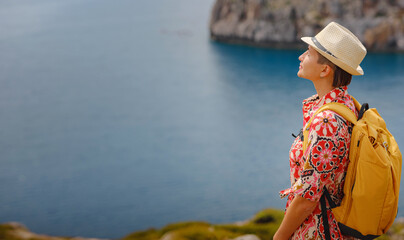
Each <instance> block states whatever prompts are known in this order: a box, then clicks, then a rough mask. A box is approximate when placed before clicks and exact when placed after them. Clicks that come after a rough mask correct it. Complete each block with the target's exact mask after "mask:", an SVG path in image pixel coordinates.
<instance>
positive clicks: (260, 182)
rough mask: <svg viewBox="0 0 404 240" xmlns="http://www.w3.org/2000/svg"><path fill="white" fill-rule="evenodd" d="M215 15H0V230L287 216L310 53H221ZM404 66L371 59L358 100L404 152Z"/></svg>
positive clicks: (158, 5)
mask: <svg viewBox="0 0 404 240" xmlns="http://www.w3.org/2000/svg"><path fill="white" fill-rule="evenodd" d="M213 3H214V1H213V0H209V1H206V0H193V1H189V0H172V1H163V0H159V1H148V0H136V1H131V0H120V1H107V0H69V1H66V0H36V1H30V0H17V1H1V2H0V127H1V129H0V166H1V167H0V222H2V223H3V222H9V221H17V222H21V223H23V224H25V225H26V226H27V227H28V228H29V229H31V230H32V231H34V232H37V233H42V234H49V235H58V236H83V237H99V238H119V237H123V236H125V235H127V234H129V233H131V232H133V231H138V230H143V229H147V228H150V227H155V228H159V227H162V226H164V225H166V224H168V223H172V222H178V221H190V220H198V221H208V222H211V223H228V222H234V221H239V220H245V219H247V218H249V217H251V216H252V215H254V214H255V213H256V212H257V211H259V210H261V209H264V208H269V207H273V208H279V209H282V208H284V206H285V201H284V200H281V199H279V197H278V191H279V190H282V189H284V188H287V187H288V186H289V163H288V151H289V147H290V145H291V143H292V141H293V138H292V136H291V133H297V132H298V131H299V130H300V128H301V125H302V115H301V101H302V100H303V99H304V98H306V97H309V96H311V95H313V94H315V90H314V87H313V85H312V83H311V82H310V81H308V80H305V79H299V78H298V77H297V76H296V72H297V70H298V66H299V61H298V56H299V55H300V54H301V53H302V52H303V51H302V50H271V49H262V48H253V47H246V46H238V45H226V44H221V43H216V42H212V41H211V40H210V39H209V29H208V25H209V15H210V11H211V8H212V6H213ZM403 66H404V55H399V54H387V53H385V54H382V53H378V54H376V53H371V54H368V56H367V57H366V58H365V60H364V62H363V64H362V67H363V69H364V71H365V75H364V76H361V77H354V79H353V82H352V84H351V85H350V88H349V92H350V93H351V94H352V95H354V96H355V97H356V98H357V99H358V100H359V101H361V102H368V103H369V104H370V106H371V107H376V108H377V109H378V111H379V112H380V114H381V115H382V116H383V117H384V119H385V120H386V122H387V124H388V127H389V130H390V131H391V132H392V133H393V134H394V136H395V137H396V140H397V141H398V143H399V145H400V146H402V148H403V149H404V126H403V124H402V123H403V116H404V101H403V100H400V96H401V95H402V94H403V91H404V79H403V75H404V68H403ZM403 209H404V198H402V199H401V200H400V211H399V215H400V216H403V215H404V212H403Z"/></svg>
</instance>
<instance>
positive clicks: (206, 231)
mask: <svg viewBox="0 0 404 240" xmlns="http://www.w3.org/2000/svg"><path fill="white" fill-rule="evenodd" d="M282 219H283V211H280V210H275V209H264V210H262V211H260V212H258V213H257V214H256V215H255V216H253V218H252V219H250V220H248V221H245V222H243V223H234V224H210V223H206V222H181V223H175V224H170V225H167V226H165V227H163V228H162V229H159V230H156V229H149V230H146V231H140V232H135V233H132V234H130V235H128V236H126V237H125V238H123V239H122V240H159V239H161V238H164V237H165V236H167V237H168V236H169V239H170V240H225V239H232V238H236V237H238V236H241V235H246V234H255V235H257V236H258V237H259V238H260V239H272V237H273V235H274V234H275V231H276V229H278V227H279V225H280V223H281V221H282ZM163 236H164V237H163Z"/></svg>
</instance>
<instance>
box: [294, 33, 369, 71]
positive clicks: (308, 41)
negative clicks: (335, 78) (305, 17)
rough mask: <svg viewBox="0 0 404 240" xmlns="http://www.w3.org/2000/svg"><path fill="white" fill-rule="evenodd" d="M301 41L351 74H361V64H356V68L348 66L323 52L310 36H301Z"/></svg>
mask: <svg viewBox="0 0 404 240" xmlns="http://www.w3.org/2000/svg"><path fill="white" fill-rule="evenodd" d="M301 39H302V41H303V42H305V43H307V44H309V45H310V46H312V47H313V48H314V49H316V50H317V52H319V53H320V54H321V55H323V56H324V57H325V58H327V59H328V60H330V61H331V62H332V63H334V64H335V65H337V66H338V67H340V68H341V69H343V70H345V71H346V72H348V73H350V74H352V75H363V74H364V72H363V69H362V68H361V66H358V67H357V68H353V67H351V66H349V65H348V64H346V63H345V62H343V61H341V60H339V59H338V58H336V57H334V56H331V55H330V54H328V53H326V52H324V51H323V50H321V49H319V48H318V47H317V46H316V44H314V42H313V40H311V37H302V38H301Z"/></svg>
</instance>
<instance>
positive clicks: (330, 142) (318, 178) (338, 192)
mask: <svg viewBox="0 0 404 240" xmlns="http://www.w3.org/2000/svg"><path fill="white" fill-rule="evenodd" d="M302 40H303V41H304V42H306V43H307V44H308V45H309V46H308V50H307V51H306V52H304V53H303V54H302V55H301V56H300V57H299V60H300V67H299V71H298V73H297V75H298V76H299V77H301V78H306V79H309V80H310V81H312V82H313V85H314V88H315V90H316V92H317V94H316V95H313V96H312V97H310V98H308V99H306V100H304V101H303V127H304V126H305V124H306V123H307V122H308V121H309V119H310V118H312V117H314V119H313V121H312V124H311V125H310V131H309V144H308V147H307V149H306V151H305V152H303V149H302V144H303V139H302V137H301V136H302V134H299V136H298V137H297V138H296V139H295V141H294V143H293V144H292V147H291V150H290V153H289V157H290V179H291V188H289V189H286V190H283V191H281V193H280V194H281V197H285V196H288V201H287V204H286V212H285V217H284V219H283V221H282V223H281V226H280V227H279V229H278V231H277V232H276V233H275V236H274V239H275V240H282V239H352V238H349V237H347V236H343V235H342V234H341V231H340V230H339V228H338V224H337V221H336V220H335V217H334V215H333V213H332V211H331V208H330V207H329V205H328V203H327V206H326V213H327V219H326V221H327V222H328V227H329V234H330V235H329V237H328V236H327V237H326V234H325V231H324V226H325V225H324V223H323V217H322V215H321V213H322V212H321V204H320V198H321V196H322V195H323V193H324V191H328V192H329V194H330V196H331V198H332V200H334V202H335V203H336V204H337V205H338V204H339V203H340V202H341V200H342V197H343V191H342V190H343V185H344V177H345V174H346V170H347V167H348V163H349V159H348V153H349V145H350V138H351V130H352V125H351V123H349V122H348V121H346V120H345V119H344V118H342V117H341V116H340V115H338V114H337V113H335V112H333V111H331V110H326V111H323V112H321V113H319V114H317V115H316V116H313V114H314V112H315V111H316V110H317V109H319V108H320V107H321V106H322V105H324V104H326V103H329V102H339V103H343V104H345V105H346V106H348V107H349V108H350V109H351V110H352V111H354V112H355V113H356V114H358V113H357V110H356V109H355V106H354V104H353V100H352V98H351V97H350V95H349V94H348V92H347V86H348V85H349V83H350V82H351V78H352V75H363V70H362V68H361V67H360V66H359V64H360V63H361V61H362V60H363V58H364V57H365V55H366V49H365V47H364V46H363V45H362V43H361V42H360V41H359V40H358V39H357V37H355V35H353V34H352V33H351V32H350V31H349V30H347V29H346V28H344V27H342V26H341V25H339V24H337V23H334V22H332V23H330V24H328V25H327V26H326V27H325V28H324V29H323V30H322V31H321V32H319V33H318V34H317V35H316V36H315V37H304V38H302ZM326 225H327V224H326Z"/></svg>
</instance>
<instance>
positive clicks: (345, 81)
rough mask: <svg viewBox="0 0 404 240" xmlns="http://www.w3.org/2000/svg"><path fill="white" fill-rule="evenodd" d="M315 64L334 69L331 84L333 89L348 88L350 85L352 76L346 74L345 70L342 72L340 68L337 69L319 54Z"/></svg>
mask: <svg viewBox="0 0 404 240" xmlns="http://www.w3.org/2000/svg"><path fill="white" fill-rule="evenodd" d="M317 62H318V63H320V64H326V65H328V66H330V67H331V68H332V69H334V81H333V82H332V86H333V87H343V86H348V85H349V84H350V83H351V80H352V74H350V73H347V72H346V71H345V70H342V69H341V68H340V67H338V66H337V65H335V64H334V63H332V62H331V61H330V60H328V59H327V58H325V57H324V56H323V55H321V54H319V53H318V61H317Z"/></svg>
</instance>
